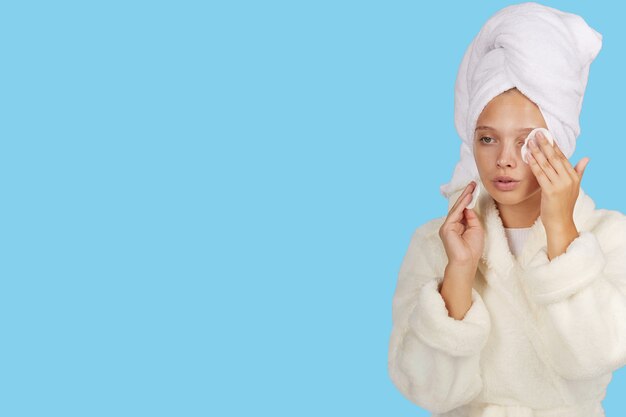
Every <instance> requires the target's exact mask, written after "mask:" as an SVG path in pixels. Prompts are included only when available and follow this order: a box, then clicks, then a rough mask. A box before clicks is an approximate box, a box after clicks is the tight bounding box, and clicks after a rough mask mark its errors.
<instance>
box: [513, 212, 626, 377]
mask: <svg viewBox="0 0 626 417" xmlns="http://www.w3.org/2000/svg"><path fill="white" fill-rule="evenodd" d="M603 213H605V214H604V217H603V218H602V219H601V220H600V221H598V223H597V225H596V226H595V227H594V228H592V229H590V230H585V231H580V232H579V236H578V237H577V238H576V239H574V240H573V241H572V243H571V244H570V245H569V246H568V248H567V250H566V251H565V253H563V254H561V255H560V256H557V257H555V258H554V259H552V260H551V261H550V260H549V259H548V253H547V248H546V247H545V246H544V247H543V248H542V250H541V251H540V252H539V253H538V254H536V255H535V256H534V257H533V258H532V259H531V260H530V262H529V265H528V267H527V269H526V270H525V277H524V280H525V283H526V291H527V292H528V294H529V296H530V298H531V300H533V301H534V303H535V305H536V307H537V326H538V329H539V334H540V336H541V338H542V340H543V344H544V345H545V347H546V349H547V351H548V354H549V357H550V359H551V361H552V365H553V366H554V368H555V371H556V372H558V373H559V374H560V375H561V376H563V377H564V378H567V379H587V378H594V377H598V376H601V375H603V374H605V373H609V372H612V371H614V370H616V369H618V368H620V367H622V366H623V365H625V364H626V216H624V215H623V214H622V213H620V212H617V211H608V210H604V211H603Z"/></svg>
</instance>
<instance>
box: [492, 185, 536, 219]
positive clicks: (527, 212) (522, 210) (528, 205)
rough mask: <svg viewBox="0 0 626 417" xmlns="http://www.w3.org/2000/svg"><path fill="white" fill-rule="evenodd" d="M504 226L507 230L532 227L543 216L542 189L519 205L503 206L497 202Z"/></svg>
mask: <svg viewBox="0 0 626 417" xmlns="http://www.w3.org/2000/svg"><path fill="white" fill-rule="evenodd" d="M496 207H498V211H499V212H500V218H501V219H502V225H503V226H504V227H506V228H515V229H518V228H526V227H531V226H532V225H533V224H534V223H535V221H536V220H537V218H538V217H539V215H540V214H541V189H539V190H537V192H535V193H534V194H533V195H531V196H530V197H528V198H527V199H526V200H524V201H521V202H519V203H517V204H502V203H499V202H497V201H496Z"/></svg>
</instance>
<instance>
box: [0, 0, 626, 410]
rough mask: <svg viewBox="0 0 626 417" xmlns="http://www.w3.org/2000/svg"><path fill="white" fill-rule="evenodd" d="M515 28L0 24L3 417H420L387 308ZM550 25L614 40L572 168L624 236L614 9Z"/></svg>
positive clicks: (377, 10) (439, 7)
mask: <svg viewBox="0 0 626 417" xmlns="http://www.w3.org/2000/svg"><path fill="white" fill-rule="evenodd" d="M509 4H513V3H512V2H505V1H481V2H462V1H455V2H450V1H449V2H439V3H437V2H428V3H424V2H417V1H385V2H383V1H379V2H371V1H349V2H348V1H343V2H339V1H320V0H316V1H306V2H305V1H302V2H290V1H282V2H281V1H263V2H252V1H249V2H243V1H230V2H191V1H176V2H174V1H169V2H165V1H151V2H147V1H144V2H139V1H133V2H119V1H118V2H113V1H106V2H105V1H100V2H79V1H74V2H70V1H62V2H28V1H24V2H11V3H10V4H9V2H3V3H2V5H1V6H0V20H1V24H0V36H1V39H2V42H1V45H2V46H1V47H2V69H1V72H2V81H1V91H0V97H1V98H0V103H1V106H2V109H1V110H2V117H1V119H0V120H2V123H1V124H0V126H1V129H2V135H1V137H2V151H1V152H0V158H1V161H0V175H1V181H0V183H1V185H2V189H1V192H2V224H1V230H0V235H1V238H0V242H1V244H2V248H1V249H2V256H1V260H2V262H1V270H0V272H1V274H0V277H1V278H0V282H1V287H0V332H1V334H2V338H1V344H0V351H1V353H2V355H1V358H2V359H1V362H0V384H1V385H0V415H7V416H35V415H37V416H43V415H55V416H57V415H58V416H139V415H146V416H148V415H149V416H157V415H159V416H161V415H163V416H248V415H273V416H292V415H297V416H320V415H330V416H346V415H359V416H387V415H390V416H427V415H429V413H428V412H427V411H425V410H421V409H419V408H418V407H417V406H416V405H414V404H412V403H411V402H409V401H408V400H406V399H405V398H404V397H402V395H401V394H400V393H399V391H398V390H397V389H396V388H395V386H394V385H393V384H392V383H391V381H390V379H389V377H388V374H387V348H388V342H389V336H390V331H391V300H392V296H393V292H394V289H395V285H396V279H397V273H398V270H399V267H400V264H401V261H402V258H403V256H404V254H405V251H406V249H407V247H408V243H409V239H410V236H411V234H412V233H413V231H414V230H415V229H416V228H417V227H418V226H420V225H421V224H423V223H424V222H426V221H428V220H430V219H432V218H434V217H439V216H443V215H445V214H446V212H447V202H446V200H445V199H444V198H443V197H442V196H441V195H440V194H439V186H440V185H441V184H443V183H445V182H447V181H448V180H449V179H450V176H451V174H452V170H453V168H454V165H455V164H456V162H457V160H458V156H459V145H460V140H459V138H458V135H457V133H456V131H455V129H454V123H453V104H454V81H455V78H456V72H457V70H458V66H459V64H460V61H461V58H462V56H463V53H464V52H465V49H466V48H467V46H468V45H469V43H470V42H471V40H472V39H473V37H474V36H475V34H476V33H477V32H478V30H480V28H481V26H482V25H483V24H484V22H485V21H486V20H487V19H488V18H489V17H490V16H491V15H492V14H493V13H495V12H496V11H497V10H499V9H500V8H502V7H504V6H506V5H509ZM544 4H546V5H549V6H552V7H556V8H560V9H562V10H564V11H568V12H572V13H577V14H580V15H581V16H583V17H584V19H585V20H586V21H587V22H588V23H589V24H590V25H591V26H592V27H593V28H594V29H596V30H597V31H599V32H600V33H601V34H603V36H604V43H603V49H602V50H601V52H600V54H599V55H598V57H597V59H596V61H594V63H593V64H592V66H591V72H590V78H589V84H588V87H587V92H586V96H585V100H584V104H583V111H582V114H581V135H580V137H579V139H578V145H577V149H576V152H575V154H574V156H573V157H572V158H571V161H572V163H573V164H574V165H575V163H576V162H578V161H579V160H580V159H581V158H582V157H584V156H589V157H590V158H591V161H590V163H589V165H588V167H587V170H586V172H585V176H584V178H583V188H584V189H585V191H586V192H587V193H588V194H589V195H590V196H591V197H592V198H593V199H594V200H595V201H596V204H597V206H598V207H599V208H609V209H615V210H620V211H622V212H626V197H625V196H624V192H623V187H622V186H620V183H619V182H618V181H619V180H618V179H619V178H621V177H623V176H622V175H621V174H622V169H621V167H622V165H623V155H624V154H625V153H626V143H625V142H626V141H625V140H624V133H623V126H622V121H623V120H624V116H623V97H624V88H625V87H624V83H623V82H622V74H623V68H624V45H623V40H624V39H626V33H625V32H626V25H624V22H623V15H624V12H625V10H624V9H625V6H624V5H618V4H617V3H608V2H606V3H601V2H595V3H594V4H592V3H591V2H572V1H550V2H545V3H544ZM616 177H617V178H616ZM625 388H626V371H625V370H624V369H621V370H619V371H618V372H616V373H615V374H614V379H613V381H612V383H611V385H610V386H609V390H608V395H607V399H606V400H605V401H604V403H603V404H604V406H605V409H606V412H607V416H617V415H621V414H622V412H623V411H624V409H626V402H625V401H624V400H623V398H620V394H621V393H623V392H624V389H625Z"/></svg>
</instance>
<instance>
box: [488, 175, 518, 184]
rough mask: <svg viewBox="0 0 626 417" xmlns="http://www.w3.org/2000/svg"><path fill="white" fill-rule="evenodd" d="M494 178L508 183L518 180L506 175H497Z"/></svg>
mask: <svg viewBox="0 0 626 417" xmlns="http://www.w3.org/2000/svg"><path fill="white" fill-rule="evenodd" d="M493 180H494V181H497V182H504V183H507V182H518V181H517V180H516V179H515V178H511V177H507V176H505V175H501V176H498V177H495V178H494V179H493Z"/></svg>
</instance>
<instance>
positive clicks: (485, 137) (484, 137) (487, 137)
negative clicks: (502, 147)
mask: <svg viewBox="0 0 626 417" xmlns="http://www.w3.org/2000/svg"><path fill="white" fill-rule="evenodd" d="M483 139H491V140H493V139H492V138H490V137H489V136H483V137H482V138H480V139H479V140H480V141H481V142H482V143H491V142H485V141H484V140H483Z"/></svg>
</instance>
